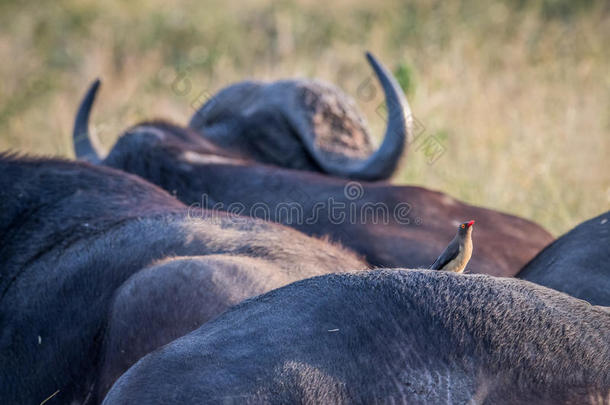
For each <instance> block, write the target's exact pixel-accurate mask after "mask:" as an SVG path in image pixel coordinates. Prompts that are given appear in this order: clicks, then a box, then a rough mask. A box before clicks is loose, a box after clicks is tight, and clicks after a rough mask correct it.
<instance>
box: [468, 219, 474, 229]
mask: <svg viewBox="0 0 610 405" xmlns="http://www.w3.org/2000/svg"><path fill="white" fill-rule="evenodd" d="M467 225H468V228H470V227H471V226H473V225H474V219H473V220H472V221H470V222H468V224H467Z"/></svg>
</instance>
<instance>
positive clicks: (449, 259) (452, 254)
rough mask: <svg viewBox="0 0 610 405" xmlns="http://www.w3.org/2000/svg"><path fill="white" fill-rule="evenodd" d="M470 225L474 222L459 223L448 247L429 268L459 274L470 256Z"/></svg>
mask: <svg viewBox="0 0 610 405" xmlns="http://www.w3.org/2000/svg"><path fill="white" fill-rule="evenodd" d="M472 225H474V220H472V221H468V222H464V223H461V224H460V226H458V231H457V233H456V234H455V237H454V238H453V240H452V241H451V242H449V246H447V248H446V249H445V250H444V251H443V253H441V255H440V256H439V257H438V259H436V261H435V262H434V264H432V266H430V269H432V270H445V271H453V272H456V273H461V272H463V271H464V269H465V268H466V265H467V264H468V261H469V260H470V256H472Z"/></svg>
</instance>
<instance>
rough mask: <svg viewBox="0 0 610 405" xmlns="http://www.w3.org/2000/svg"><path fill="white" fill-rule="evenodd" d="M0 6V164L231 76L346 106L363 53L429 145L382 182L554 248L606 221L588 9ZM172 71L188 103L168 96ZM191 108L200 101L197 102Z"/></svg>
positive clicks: (184, 107)
mask: <svg viewBox="0 0 610 405" xmlns="http://www.w3.org/2000/svg"><path fill="white" fill-rule="evenodd" d="M369 3H372V2H366V1H363V0H360V1H347V0H340V1H335V2H330V1H318V0H309V1H300V2H297V3H294V2H290V1H274V2H270V1H262V0H260V1H253V2H249V3H248V4H247V5H244V4H242V2H237V1H229V0H224V1H208V2H206V4H202V3H201V2H196V1H188V0H183V1H178V2H171V4H170V3H169V2H164V1H148V2H144V1H140V0H136V1H131V2H119V1H107V2H103V3H100V2H94V1H90V0H87V1H76V0H74V1H60V2H53V3H48V4H47V3H45V5H40V3H38V2H25V3H24V2H20V4H19V5H18V4H17V2H7V1H2V2H0V58H1V59H2V63H1V64H0V77H1V78H2V80H1V81H0V150H4V149H8V148H11V149H14V150H20V151H26V152H31V153H45V154H54V155H63V156H71V155H72V150H71V140H70V130H71V126H72V120H73V117H74V111H75V109H76V105H77V103H78V100H79V98H80V97H81V95H82V93H83V91H84V90H85V88H86V86H87V85H88V83H89V82H90V81H91V80H92V79H93V78H94V77H96V76H100V77H101V78H102V79H103V81H104V84H103V88H102V93H101V97H100V99H99V102H98V104H97V106H96V109H95V112H94V117H93V122H94V126H95V128H96V130H97V131H98V133H99V134H100V136H101V138H102V140H103V141H104V143H105V144H106V145H107V146H109V145H111V144H112V143H113V141H114V138H115V137H116V136H117V135H118V134H119V133H120V131H121V130H122V129H123V128H125V127H127V126H128V125H131V124H133V123H135V122H136V121H138V120H141V119H144V118H150V117H156V116H162V117H166V118H170V119H172V120H174V121H176V122H178V123H185V122H186V121H187V119H188V118H189V117H190V115H191V114H192V111H193V105H194V104H197V99H198V98H202V97H205V94H209V93H213V92H214V91H216V90H218V89H220V88H221V87H224V86H226V85H227V84H229V83H231V82H233V81H237V80H242V79H244V78H248V77H256V78H265V79H274V78H280V77H287V76H312V77H319V78H323V79H325V80H328V81H331V82H334V83H337V84H338V85H340V86H341V87H342V88H343V89H344V90H345V91H346V92H348V93H349V94H352V95H353V96H354V97H355V98H356V99H357V101H358V103H359V105H360V107H361V109H362V111H363V112H364V114H365V115H366V116H367V117H368V118H369V122H370V124H371V126H372V127H373V128H374V129H375V130H376V133H378V132H379V130H380V129H381V128H382V126H383V120H382V119H381V118H380V117H379V116H378V115H377V114H376V112H375V111H376V108H377V107H378V105H379V103H380V102H381V97H380V95H378V96H377V97H376V98H375V99H374V100H368V99H365V98H363V97H362V96H361V94H360V95H359V91H358V88H359V85H360V84H361V83H362V82H363V81H365V80H366V79H367V78H368V77H369V75H370V72H369V69H368V67H367V66H366V63H365V62H364V59H363V55H362V53H363V51H364V50H366V49H370V50H372V51H373V52H374V53H376V54H377V55H378V56H379V57H380V58H381V59H382V60H383V61H384V62H385V63H386V64H388V65H389V66H391V67H392V68H393V69H394V70H395V71H400V72H401V73H400V79H401V83H402V84H403V85H404V87H406V88H407V90H408V95H409V99H410V101H411V106H412V109H413V111H414V114H415V116H416V117H417V119H418V120H419V121H420V122H421V123H422V124H423V125H424V127H425V134H427V135H434V136H435V137H436V139H438V140H439V141H440V142H442V144H443V145H444V146H445V147H446V152H445V154H444V155H443V156H442V157H441V158H440V159H439V160H438V161H436V162H435V163H434V164H433V165H429V164H427V163H426V156H425V154H424V153H423V152H422V151H421V150H415V149H416V148H412V149H411V150H410V151H409V157H408V159H407V163H406V165H405V168H404V170H403V172H402V173H401V175H400V176H399V177H398V178H397V182H400V183H411V184H420V185H425V186H427V187H430V188H435V189H440V190H443V191H445V192H448V193H449V194H452V195H454V196H456V197H459V198H461V199H463V200H466V201H468V202H471V203H473V204H480V205H484V206H488V207H492V208H497V209H501V210H504V211H508V212H511V213H515V214H519V215H522V216H524V217H527V218H530V219H534V220H536V221H538V222H540V223H542V224H543V225H544V226H546V227H547V228H548V229H549V230H551V231H552V232H554V233H555V234H559V233H562V232H564V231H566V230H568V229H569V228H571V227H572V226H574V225H575V224H577V223H579V222H581V221H582V220H584V219H587V218H590V217H592V216H594V215H596V214H598V213H600V212H602V211H605V210H607V209H609V208H610V162H609V156H610V51H609V50H608V44H607V42H608V38H610V10H609V9H608V6H606V5H604V2H602V1H599V2H596V1H593V0H590V1H586V2H584V3H583V2H574V1H568V0H544V1H538V2H534V3H528V5H527V6H523V5H520V2H519V1H518V0H512V1H509V0H504V1H492V2H482V1H473V0H472V1H467V0H463V1H455V2H443V1H427V0H413V1H410V2H408V3H405V2H402V1H393V0H392V1H386V2H384V3H383V5H373V4H369ZM180 73H184V74H185V75H186V77H187V78H188V80H189V82H190V83H191V85H192V87H191V89H190V91H183V90H184V88H180V89H178V90H179V91H176V90H175V89H174V88H172V82H173V80H174V79H175V78H176V75H177V74H180ZM202 94H203V96H202Z"/></svg>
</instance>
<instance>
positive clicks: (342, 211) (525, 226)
mask: <svg viewBox="0 0 610 405" xmlns="http://www.w3.org/2000/svg"><path fill="white" fill-rule="evenodd" d="M97 89H98V84H97V83H96V84H94V85H93V86H92V87H91V88H90V90H89V91H88V93H87V95H86V96H85V98H84V100H83V102H82V103H81V106H80V108H79V112H78V114H77V118H76V123H75V129H74V136H75V138H80V139H81V141H80V142H79V141H75V144H76V155H77V157H81V158H82V157H86V156H87V155H92V156H94V159H93V160H94V161H101V163H102V164H104V165H107V166H110V167H114V168H117V169H121V170H124V171H127V172H130V173H133V174H137V175H139V176H141V177H142V178H144V179H146V180H148V181H150V182H152V183H154V184H157V185H158V186H160V187H162V188H164V189H165V190H168V191H170V192H172V193H174V194H175V195H176V196H177V197H178V198H179V199H180V200H181V201H183V202H184V203H186V204H189V205H198V206H200V207H203V208H214V209H218V210H227V211H231V210H232V209H239V210H240V213H242V214H244V215H249V216H253V217H259V218H262V219H265V220H270V221H274V222H279V223H283V224H285V225H288V226H292V227H294V228H296V229H298V230H300V231H302V232H305V233H307V234H309V235H315V236H327V235H328V236H330V238H331V239H332V240H334V241H338V242H340V243H342V244H343V245H344V246H346V247H348V248H351V249H353V250H354V251H355V252H357V253H358V254H361V255H363V256H364V257H365V258H366V259H367V261H368V262H369V263H370V264H371V265H373V266H380V267H411V268H416V267H426V268H427V267H429V266H430V264H432V263H433V262H434V260H435V259H436V257H437V256H438V255H439V254H440V252H442V250H443V249H444V248H445V246H446V245H447V243H448V242H449V241H450V240H451V237H452V236H453V234H454V232H455V229H454V228H455V226H457V224H458V223H460V222H462V221H463V220H464V219H471V218H473V219H476V220H477V229H476V230H475V231H474V234H473V240H474V254H473V257H472V260H471V261H470V264H469V266H468V268H467V269H468V271H470V272H473V273H487V274H492V275H499V276H514V275H515V274H516V273H517V272H518V271H519V270H520V269H521V268H522V267H523V266H524V265H525V263H527V262H528V261H529V260H531V258H532V257H534V255H536V254H537V253H538V252H539V251H540V250H541V249H542V248H544V247H545V246H546V245H547V244H548V243H550V242H551V241H552V240H553V238H552V236H551V235H550V234H549V233H548V232H547V231H545V230H544V229H543V228H541V227H540V226H538V225H536V224H535V223H532V222H530V221H527V220H525V219H522V218H518V217H515V216H512V215H507V214H503V213H500V212H497V211H493V210H489V209H485V208H481V207H475V206H471V205H468V204H466V203H463V202H461V201H458V200H456V199H454V198H451V197H449V196H447V195H445V194H443V193H440V192H436V191H431V190H428V189H425V188H422V187H411V186H391V185H388V184H386V183H381V182H371V183H369V182H350V181H348V180H345V179H341V178H338V177H334V176H328V175H324V174H320V173H312V172H306V171H300V170H292V169H285V168H280V167H275V166H268V165H263V164H260V163H257V162H254V161H251V160H247V159H244V158H242V157H240V156H239V155H235V154H234V153H233V152H232V151H227V150H224V149H222V148H220V147H219V146H218V145H216V144H213V143H212V142H210V141H208V140H206V139H202V138H201V136H200V135H199V134H198V133H195V132H194V131H192V130H191V129H188V128H182V127H179V126H177V125H173V124H170V123H167V122H161V121H151V122H144V123H142V124H139V125H136V126H135V127H132V128H131V129H129V130H128V131H127V132H126V133H125V134H124V135H123V136H122V137H120V138H119V140H118V141H117V143H116V144H115V145H114V147H113V148H112V150H111V151H110V153H109V154H108V156H107V157H106V158H105V159H104V160H103V161H102V160H101V158H99V157H98V155H97V154H96V153H95V151H94V149H93V148H91V147H89V146H86V145H90V141H87V142H86V143H83V142H84V141H83V140H87V139H89V136H88V131H87V126H88V124H87V123H88V119H89V115H90V110H91V107H92V104H93V101H94V97H95V94H96V91H97Z"/></svg>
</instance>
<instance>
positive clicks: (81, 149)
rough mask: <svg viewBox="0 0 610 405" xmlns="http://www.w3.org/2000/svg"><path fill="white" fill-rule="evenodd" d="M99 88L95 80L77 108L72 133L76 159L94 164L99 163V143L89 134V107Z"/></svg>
mask: <svg viewBox="0 0 610 405" xmlns="http://www.w3.org/2000/svg"><path fill="white" fill-rule="evenodd" d="M99 87H100V80H99V79H95V81H94V82H93V83H92V84H91V86H90V87H89V90H87V93H86V94H85V97H84V98H83V100H82V101H81V103H80V106H79V107H78V112H77V113H76V119H75V120H74V130H73V131H72V140H73V142H74V153H75V155H76V158H77V159H80V160H85V161H87V162H90V163H94V164H98V163H100V162H101V158H100V153H99V152H98V151H99V144H100V143H99V140H98V139H97V137H95V136H93V137H92V136H91V135H90V134H89V115H90V114H91V107H92V106H93V102H94V101H95V96H96V94H97V89H98V88H99Z"/></svg>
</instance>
